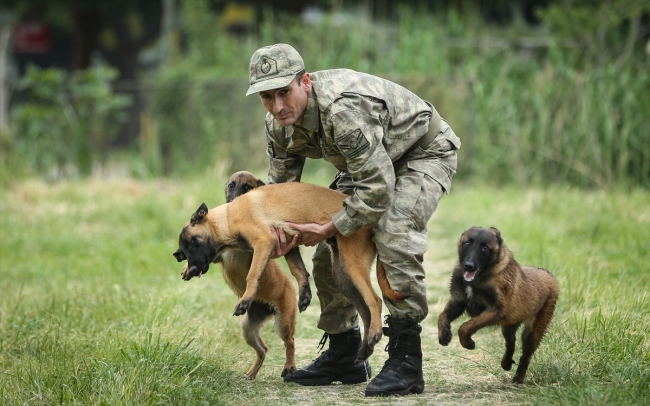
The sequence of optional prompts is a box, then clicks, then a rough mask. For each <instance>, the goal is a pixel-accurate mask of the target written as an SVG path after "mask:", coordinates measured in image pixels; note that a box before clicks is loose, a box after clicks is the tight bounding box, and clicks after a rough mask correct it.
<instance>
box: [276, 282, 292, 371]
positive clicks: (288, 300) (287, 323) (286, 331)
mask: <svg viewBox="0 0 650 406" xmlns="http://www.w3.org/2000/svg"><path fill="white" fill-rule="evenodd" d="M289 286H290V285H289ZM296 313H297V312H296V298H295V291H294V290H293V287H292V289H286V290H285V294H283V295H282V297H281V298H280V300H279V301H278V303H277V309H276V312H275V332H276V333H277V334H278V336H280V338H281V339H282V341H283V342H284V349H285V363H284V368H283V369H282V372H281V373H280V376H282V377H284V376H286V375H287V374H289V373H291V372H293V371H295V370H296V348H295V342H294V334H295V332H296Z"/></svg>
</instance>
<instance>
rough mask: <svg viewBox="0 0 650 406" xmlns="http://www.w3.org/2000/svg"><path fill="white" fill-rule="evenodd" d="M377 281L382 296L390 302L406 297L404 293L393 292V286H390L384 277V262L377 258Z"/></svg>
mask: <svg viewBox="0 0 650 406" xmlns="http://www.w3.org/2000/svg"><path fill="white" fill-rule="evenodd" d="M377 282H378V283H379V289H381V293H382V295H383V296H384V298H386V299H388V300H390V301H391V302H397V301H400V300H402V299H404V298H405V297H406V295H404V294H402V293H399V292H395V291H394V290H393V288H391V287H390V283H389V282H388V279H387V278H386V269H384V264H383V263H382V262H381V261H380V260H379V258H377Z"/></svg>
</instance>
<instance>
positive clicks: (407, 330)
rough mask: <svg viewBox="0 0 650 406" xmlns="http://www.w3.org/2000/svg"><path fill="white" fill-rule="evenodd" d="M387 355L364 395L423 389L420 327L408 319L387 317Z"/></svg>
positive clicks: (385, 330)
mask: <svg viewBox="0 0 650 406" xmlns="http://www.w3.org/2000/svg"><path fill="white" fill-rule="evenodd" d="M386 322H387V323H388V327H384V335H385V336H387V337H388V345H386V351H388V359H387V360H386V363H384V367H383V368H382V369H381V372H380V373H379V374H378V375H377V376H376V377H375V379H373V380H372V381H371V382H370V383H369V384H368V386H367V387H366V396H402V395H408V394H411V393H422V392H423V391H424V377H423V376H422V347H421V344H420V332H421V331H422V327H420V326H419V325H418V324H416V323H415V322H413V321H412V320H409V319H398V318H395V317H392V316H387V317H386Z"/></svg>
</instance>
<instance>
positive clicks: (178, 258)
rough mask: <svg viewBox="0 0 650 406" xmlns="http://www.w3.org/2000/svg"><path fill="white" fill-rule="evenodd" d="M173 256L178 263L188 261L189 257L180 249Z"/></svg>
mask: <svg viewBox="0 0 650 406" xmlns="http://www.w3.org/2000/svg"><path fill="white" fill-rule="evenodd" d="M172 255H174V257H175V258H176V261H178V262H181V261H185V260H186V259H187V257H186V256H185V254H183V251H181V249H180V248H179V249H177V250H176V252H174V253H173V254H172Z"/></svg>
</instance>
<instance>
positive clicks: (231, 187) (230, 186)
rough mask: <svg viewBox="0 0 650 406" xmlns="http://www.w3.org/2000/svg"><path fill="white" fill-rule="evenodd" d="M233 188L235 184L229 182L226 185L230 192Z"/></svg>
mask: <svg viewBox="0 0 650 406" xmlns="http://www.w3.org/2000/svg"><path fill="white" fill-rule="evenodd" d="M234 188H235V182H230V183H229V184H228V190H232V189H234Z"/></svg>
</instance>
